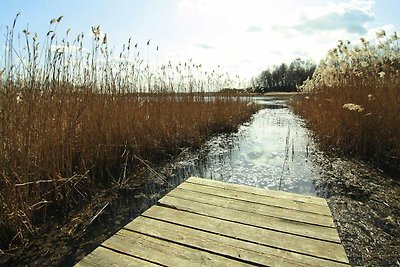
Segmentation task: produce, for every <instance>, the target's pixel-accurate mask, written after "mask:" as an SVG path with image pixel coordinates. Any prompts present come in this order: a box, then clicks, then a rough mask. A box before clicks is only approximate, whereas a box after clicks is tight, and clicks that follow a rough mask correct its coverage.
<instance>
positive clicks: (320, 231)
mask: <svg viewBox="0 0 400 267" xmlns="http://www.w3.org/2000/svg"><path fill="white" fill-rule="evenodd" d="M171 199H173V198H171ZM175 200H176V202H175V203H171V202H169V204H174V205H171V206H167V207H165V208H164V207H162V206H154V207H152V208H151V209H149V210H147V211H146V212H145V213H143V216H149V217H152V218H157V219H160V220H163V218H164V220H169V221H171V222H175V223H178V224H182V223H183V221H186V219H185V218H184V219H182V222H177V221H176V220H175V219H174V217H173V216H174V215H176V216H178V214H179V215H180V216H187V217H188V218H187V220H189V221H192V220H193V218H196V219H197V220H200V222H198V223H202V220H204V221H210V220H211V221H212V220H216V221H217V222H218V223H217V224H218V225H220V224H224V223H228V222H231V223H235V224H234V225H235V226H236V227H238V229H248V228H246V226H249V227H251V228H252V229H254V231H255V232H257V233H260V232H263V231H264V228H265V229H268V230H272V231H277V232H283V233H286V234H289V235H299V236H303V237H307V238H310V239H319V240H323V241H328V242H333V243H337V244H341V242H340V238H339V236H338V234H337V231H336V230H335V229H333V228H328V227H318V226H314V225H309V224H302V223H296V222H293V221H287V220H279V219H278V220H277V219H275V218H271V217H265V216H262V215H261V216H257V215H256V216H251V215H250V216H249V214H248V213H244V212H232V210H229V209H223V208H218V209H215V207H211V208H210V206H208V205H204V204H201V203H198V204H194V206H193V205H191V206H190V207H188V206H187V205H185V204H187V203H182V202H181V201H180V200H179V199H175ZM177 202H178V203H177ZM169 207H172V209H171V208H169ZM173 214H174V215H173ZM163 216H165V217H163ZM180 216H178V217H180ZM199 216H200V217H199ZM221 220H222V221H225V222H221ZM253 222H254V223H253ZM249 224H252V225H249ZM204 227H206V226H204ZM210 227H217V226H215V225H212V226H210ZM218 227H219V226H218ZM260 227H262V229H260ZM222 230H223V231H225V230H226V229H222ZM214 231H216V230H214ZM243 231H244V232H245V233H243V236H247V235H249V234H250V233H249V232H247V230H243ZM233 233H234V234H239V233H241V232H240V231H239V232H233ZM261 236H262V235H258V234H256V235H255V237H254V238H257V237H259V238H261ZM242 239H245V238H244V237H242ZM252 241H254V242H259V241H257V239H252ZM260 242H261V241H260Z"/></svg>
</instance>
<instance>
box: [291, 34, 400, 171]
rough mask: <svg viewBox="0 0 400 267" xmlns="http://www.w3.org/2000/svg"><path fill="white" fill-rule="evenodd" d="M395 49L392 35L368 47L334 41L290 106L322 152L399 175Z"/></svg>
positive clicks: (399, 86) (399, 85) (399, 80)
mask: <svg viewBox="0 0 400 267" xmlns="http://www.w3.org/2000/svg"><path fill="white" fill-rule="evenodd" d="M399 70H400V46H399V37H398V35H397V34H396V33H395V34H393V35H392V36H386V33H385V32H384V31H380V32H378V33H377V39H376V41H375V42H374V43H373V44H371V43H369V42H367V41H366V40H365V39H363V38H362V39H361V44H360V45H356V46H354V45H352V44H351V43H350V42H340V43H339V45H338V47H337V48H335V49H333V50H331V51H330V52H329V53H328V56H327V57H326V59H325V60H323V61H322V62H321V64H320V65H319V66H318V68H317V70H316V72H315V73H314V75H313V77H312V79H311V80H308V81H306V82H305V84H304V85H303V87H302V90H303V91H305V92H308V93H309V95H308V96H306V97H303V98H301V99H302V100H301V101H298V102H296V103H294V107H295V110H296V111H297V112H298V113H300V114H302V115H303V117H304V118H305V119H306V120H307V122H308V125H309V126H310V127H311V129H312V130H314V132H315V134H316V136H317V138H318V139H319V142H320V144H321V146H322V148H324V149H325V150H327V151H333V152H335V153H339V154H342V155H348V156H352V157H357V158H360V159H363V160H366V161H369V162H372V163H374V164H376V166H378V167H380V168H382V169H384V170H386V171H388V172H392V173H396V174H399V173H400V116H399V114H400V72H399Z"/></svg>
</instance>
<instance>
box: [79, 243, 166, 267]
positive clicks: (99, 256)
mask: <svg viewBox="0 0 400 267" xmlns="http://www.w3.org/2000/svg"><path fill="white" fill-rule="evenodd" d="M75 266H77V267H95V266H96V267H97V266H143V267H147V266H161V265H158V264H154V263H151V262H148V261H144V260H141V259H138V258H134V257H130V256H127V255H125V254H120V253H118V252H115V251H112V250H110V249H107V248H103V247H98V248H96V249H95V250H94V251H93V252H92V253H90V254H89V255H88V256H86V257H85V258H84V259H83V260H81V261H80V262H79V263H78V264H76V265H75Z"/></svg>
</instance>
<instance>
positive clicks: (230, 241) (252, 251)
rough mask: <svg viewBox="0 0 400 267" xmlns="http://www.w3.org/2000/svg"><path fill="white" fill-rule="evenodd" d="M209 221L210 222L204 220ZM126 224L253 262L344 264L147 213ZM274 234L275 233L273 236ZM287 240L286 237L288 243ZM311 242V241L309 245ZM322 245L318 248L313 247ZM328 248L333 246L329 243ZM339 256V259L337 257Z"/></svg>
mask: <svg viewBox="0 0 400 267" xmlns="http://www.w3.org/2000/svg"><path fill="white" fill-rule="evenodd" d="M204 223H205V224H206V223H207V222H204ZM125 228H127V229H131V230H134V231H137V232H140V233H144V234H146V235H151V236H154V237H160V238H163V239H166V240H169V241H171V242H176V243H179V244H182V245H187V246H190V247H195V248H199V249H202V250H206V251H212V252H215V253H219V254H222V255H226V256H228V257H231V258H234V259H237V260H245V261H248V262H249V263H253V264H262V265H267V266H271V265H273V266H276V265H279V266H293V265H300V266H341V265H343V264H340V263H337V262H333V261H329V260H323V259H320V258H317V257H311V256H307V255H302V254H299V253H294V252H291V251H286V250H281V249H275V248H271V247H267V246H263V245H259V244H254V243H250V242H245V241H242V240H238V239H235V238H229V237H225V236H222V235H218V234H213V233H208V232H205V231H200V230H196V229H192V228H188V227H184V226H180V225H176V224H173V223H167V222H163V221H158V220H154V219H150V218H146V217H142V216H140V217H138V218H137V219H135V220H134V221H133V222H131V223H130V224H128V225H127V226H126V227H125ZM269 238H271V237H269ZM286 241H287V240H282V241H281V243H285V242H286ZM334 245H335V244H334ZM306 246H307V245H306ZM313 249H318V248H316V247H315V248H313ZM325 249H328V250H329V249H330V248H327V247H325ZM304 251H306V252H311V253H315V251H313V250H310V248H308V249H304ZM334 252H336V250H330V251H329V252H328V251H326V252H325V253H324V252H322V250H321V251H320V254H321V255H322V254H323V255H324V256H328V255H329V254H330V253H334ZM333 257H336V258H337V259H339V258H340V259H343V260H347V258H346V257H345V258H341V257H340V256H333ZM337 259H336V260H337Z"/></svg>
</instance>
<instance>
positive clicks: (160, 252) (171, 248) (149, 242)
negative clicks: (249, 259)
mask: <svg viewBox="0 0 400 267" xmlns="http://www.w3.org/2000/svg"><path fill="white" fill-rule="evenodd" d="M137 219H138V218H136V219H135V220H134V221H133V222H136V220H137ZM150 227H155V228H156V227H157V225H154V226H150ZM102 246H104V247H107V248H112V249H115V250H118V251H121V252H123V253H126V254H129V255H133V256H136V257H139V258H142V259H146V260H149V261H152V262H157V263H159V264H162V265H167V266H183V267H186V266H205V265H206V266H211V265H212V266H247V265H246V264H245V263H242V262H239V261H235V260H231V259H228V258H225V257H222V256H219V255H215V254H213V253H208V252H205V251H202V250H198V249H193V248H190V247H185V246H182V245H178V244H175V243H172V242H168V241H164V240H161V239H159V237H158V236H155V237H150V236H146V235H142V234H139V233H135V232H131V231H128V230H126V229H121V230H120V231H118V232H117V234H115V235H114V236H112V237H111V238H109V239H108V240H106V241H105V242H104V243H103V244H102Z"/></svg>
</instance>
